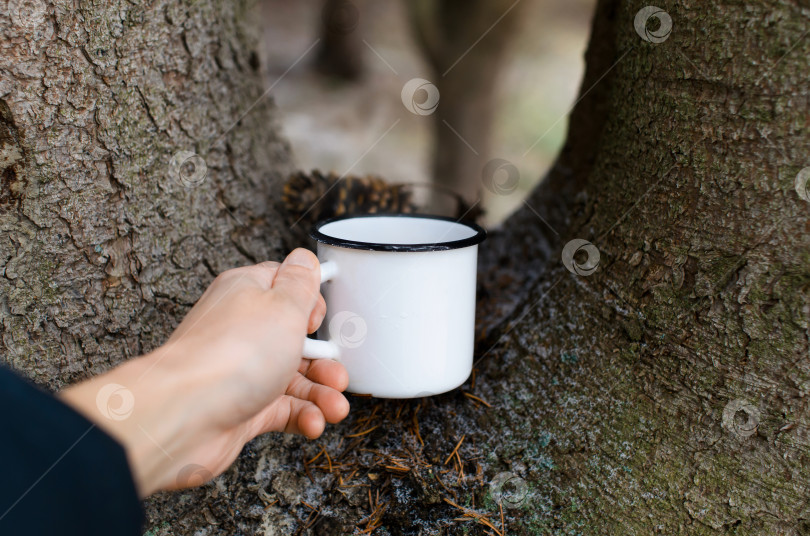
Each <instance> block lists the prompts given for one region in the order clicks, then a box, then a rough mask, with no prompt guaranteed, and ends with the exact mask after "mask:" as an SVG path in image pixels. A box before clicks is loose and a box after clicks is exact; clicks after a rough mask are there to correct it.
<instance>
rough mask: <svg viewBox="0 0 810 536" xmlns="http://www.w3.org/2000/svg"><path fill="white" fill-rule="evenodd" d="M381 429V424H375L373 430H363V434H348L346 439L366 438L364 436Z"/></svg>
mask: <svg viewBox="0 0 810 536" xmlns="http://www.w3.org/2000/svg"><path fill="white" fill-rule="evenodd" d="M379 427H380V425H379V424H375V425H374V426H372V427H371V428H369V429H367V430H363V431H362V432H357V433H356V434H348V435H347V436H346V437H360V436H364V435H366V434H368V433H370V432H372V431H374V430H376V429H377V428H379Z"/></svg>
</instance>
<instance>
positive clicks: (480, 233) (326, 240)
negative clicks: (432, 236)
mask: <svg viewBox="0 0 810 536" xmlns="http://www.w3.org/2000/svg"><path fill="white" fill-rule="evenodd" d="M392 217H393V218H420V219H427V220H438V221H447V222H452V223H456V224H458V225H464V226H466V227H469V228H470V229H472V230H473V231H475V234H474V235H472V236H470V237H467V238H462V239H461V240H449V241H446V242H430V243H424V244H381V243H379V242H361V241H358V240H347V239H345V238H335V237H334V236H329V235H326V234H323V233H322V232H321V227H323V226H324V225H328V224H330V223H334V222H337V221H343V220H352V219H356V218H392ZM309 236H311V237H312V238H313V239H314V240H316V241H318V242H321V243H323V244H329V245H330V246H337V247H342V248H351V249H365V250H371V251H445V250H448V249H459V248H466V247H470V246H475V245H477V244H480V243H481V242H483V241H484V239H486V237H487V232H486V230H484V228H483V227H481V226H480V225H478V224H475V223H471V222H465V221H458V220H456V219H455V218H448V217H446V216H433V215H431V214H403V213H395V214H356V215H351V216H338V217H336V218H329V219H327V220H323V221H320V222H318V223H316V224H315V226H314V227H312V230H311V231H310V233H309Z"/></svg>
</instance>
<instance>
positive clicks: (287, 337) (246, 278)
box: [60, 249, 349, 496]
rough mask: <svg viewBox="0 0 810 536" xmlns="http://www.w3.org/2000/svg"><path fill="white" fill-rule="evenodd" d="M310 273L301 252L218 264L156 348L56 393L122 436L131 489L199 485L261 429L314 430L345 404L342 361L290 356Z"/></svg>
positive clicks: (308, 317)
mask: <svg viewBox="0 0 810 536" xmlns="http://www.w3.org/2000/svg"><path fill="white" fill-rule="evenodd" d="M319 281H320V269H319V265H318V260H317V258H316V257H315V256H314V255H313V254H312V253H311V252H309V251H307V250H304V249H297V250H295V251H293V252H292V253H291V254H290V255H289V256H288V257H287V259H285V261H284V263H283V264H278V263H274V262H265V263H261V264H258V265H255V266H247V267H243V268H237V269H234V270H228V271H226V272H223V273H222V274H220V275H219V276H218V277H217V278H216V279H215V280H214V282H213V283H212V284H211V286H210V287H209V288H208V289H207V290H206V291H205V293H204V294H203V295H202V297H201V298H200V300H199V301H198V302H197V303H196V304H195V305H194V307H193V308H192V309H191V311H189V313H188V315H187V316H186V317H185V319H183V322H182V323H181V324H180V326H178V328H177V329H176V330H175V332H174V333H173V334H172V336H171V337H170V338H169V341H168V342H167V343H166V344H165V345H163V346H161V347H160V348H158V349H157V350H155V351H154V352H152V353H150V354H147V355H145V356H143V357H140V358H137V359H134V360H131V361H128V362H127V363H124V364H123V365H121V366H119V367H117V368H115V369H113V370H111V371H109V372H107V373H105V374H103V375H101V376H98V377H95V378H92V379H90V380H88V381H85V382H82V383H80V384H78V385H75V386H71V387H69V388H68V389H66V390H64V391H63V392H62V393H61V394H60V395H61V397H62V399H63V400H64V401H65V402H67V403H68V404H71V405H73V406H74V407H75V408H76V409H78V410H79V411H80V412H82V413H83V414H84V415H86V416H87V417H88V418H90V419H91V420H92V421H94V422H95V423H97V424H98V425H99V426H101V427H102V428H103V429H105V430H106V431H107V432H108V433H110V434H111V435H112V436H113V437H115V438H116V439H118V441H119V442H121V443H122V444H123V445H124V447H125V448H126V450H127V455H128V458H129V460H130V465H131V467H132V471H133V475H134V478H135V483H136V487H137V488H138V491H139V493H140V494H141V496H146V495H149V494H151V493H153V492H155V491H157V490H160V489H176V488H182V487H188V486H190V485H195V484H200V483H201V481H202V480H205V479H206V478H210V477H213V476H214V475H217V474H219V473H221V472H222V471H224V470H225V469H227V467H228V466H229V465H230V464H231V463H232V462H233V460H234V459H236V456H237V455H238V454H239V452H240V451H241V449H242V447H243V446H244V444H245V443H246V442H247V441H249V440H250V439H252V438H254V437H256V436H257V435H260V434H262V433H265V432H270V431H284V432H289V433H299V434H303V435H306V436H307V437H309V438H315V437H318V436H319V435H320V434H321V433H323V430H324V427H325V426H326V422H330V423H336V422H338V421H340V420H341V419H343V418H345V417H346V415H347V414H348V411H349V403H348V401H347V400H346V398H345V397H344V396H343V395H342V394H341V391H343V390H344V389H345V388H346V386H347V385H348V375H347V373H346V370H345V369H344V368H343V365H341V364H340V363H338V362H335V361H330V360H312V361H311V360H308V359H302V358H301V351H302V348H303V343H304V337H305V336H306V333H312V332H313V331H315V330H316V329H317V328H318V326H319V325H320V323H321V321H322V320H323V317H324V314H325V312H326V304H325V303H324V301H323V297H322V296H321V295H320V293H319V291H318V289H319ZM115 397H117V398H115ZM189 477H193V478H194V479H196V480H195V481H193V482H192V481H190V480H189Z"/></svg>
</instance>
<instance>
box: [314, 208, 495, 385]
mask: <svg viewBox="0 0 810 536" xmlns="http://www.w3.org/2000/svg"><path fill="white" fill-rule="evenodd" d="M311 236H312V238H314V239H315V240H316V241H317V242H318V258H319V260H320V261H321V282H322V283H323V284H322V286H321V293H322V294H323V296H324V299H325V300H326V318H325V319H324V321H323V323H322V324H321V328H320V329H319V331H318V336H319V338H320V339H321V340H315V339H311V338H307V339H306V341H305V344H304V351H303V354H304V357H308V358H311V359H319V358H327V359H336V360H338V361H340V362H341V363H343V365H344V366H345V367H346V370H347V371H348V373H349V387H348V389H347V390H348V391H349V392H352V393H363V394H370V395H372V396H376V397H381V398H414V397H422V396H430V395H435V394H439V393H444V392H446V391H449V390H451V389H454V388H456V387H458V386H459V385H461V384H462V383H464V381H465V380H466V379H467V377H468V376H469V375H470V372H471V371H472V361H473V343H474V336H475V334H474V330H475V278H476V269H477V255H478V244H479V243H481V242H482V241H483V240H484V238H485V237H486V231H484V229H482V228H481V227H479V226H478V225H475V224H469V223H460V222H457V221H455V220H453V219H450V218H442V217H438V216H423V215H408V214H395V215H382V214H380V215H377V214H369V215H362V216H351V217H341V218H334V219H330V220H326V221H323V222H320V223H319V224H317V225H316V226H315V227H314V228H313V230H312V232H311Z"/></svg>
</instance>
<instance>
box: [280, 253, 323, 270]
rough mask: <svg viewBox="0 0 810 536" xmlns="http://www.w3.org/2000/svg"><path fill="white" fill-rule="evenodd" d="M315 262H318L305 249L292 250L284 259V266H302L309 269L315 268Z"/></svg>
mask: <svg viewBox="0 0 810 536" xmlns="http://www.w3.org/2000/svg"><path fill="white" fill-rule="evenodd" d="M317 262H318V260H317V259H316V258H315V255H313V254H312V253H310V252H309V251H307V250H305V249H296V250H293V252H292V253H290V254H289V255H287V258H286V259H284V264H292V265H295V266H304V267H306V268H310V269H312V268H315V263H317Z"/></svg>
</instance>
